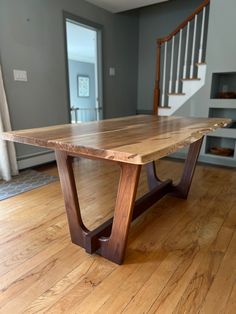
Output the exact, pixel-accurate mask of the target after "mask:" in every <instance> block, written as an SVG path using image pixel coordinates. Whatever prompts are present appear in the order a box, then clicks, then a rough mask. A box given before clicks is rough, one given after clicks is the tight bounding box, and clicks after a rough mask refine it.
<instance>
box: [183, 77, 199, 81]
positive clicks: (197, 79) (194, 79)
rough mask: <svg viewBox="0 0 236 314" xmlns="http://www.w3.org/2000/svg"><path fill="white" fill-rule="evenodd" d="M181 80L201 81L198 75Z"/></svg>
mask: <svg viewBox="0 0 236 314" xmlns="http://www.w3.org/2000/svg"><path fill="white" fill-rule="evenodd" d="M181 80H182V81H201V79H200V78H199V77H193V78H182V79H181Z"/></svg>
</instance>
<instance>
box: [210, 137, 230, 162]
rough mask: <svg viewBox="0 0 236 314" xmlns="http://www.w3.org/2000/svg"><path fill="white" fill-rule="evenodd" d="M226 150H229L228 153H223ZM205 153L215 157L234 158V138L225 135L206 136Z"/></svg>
mask: <svg viewBox="0 0 236 314" xmlns="http://www.w3.org/2000/svg"><path fill="white" fill-rule="evenodd" d="M226 151H229V155H225V152H226ZM217 152H218V153H217ZM205 154H208V155H214V156H217V157H219V156H221V157H224V158H234V156H235V139H234V138H227V137H217V136H207V137H206V145H205Z"/></svg>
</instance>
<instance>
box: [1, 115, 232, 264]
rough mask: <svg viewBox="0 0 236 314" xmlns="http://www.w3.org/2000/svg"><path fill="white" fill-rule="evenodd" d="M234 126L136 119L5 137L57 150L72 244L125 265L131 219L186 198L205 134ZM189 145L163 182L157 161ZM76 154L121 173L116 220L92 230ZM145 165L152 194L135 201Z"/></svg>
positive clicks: (213, 120)
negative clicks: (175, 171) (166, 199)
mask: <svg viewBox="0 0 236 314" xmlns="http://www.w3.org/2000/svg"><path fill="white" fill-rule="evenodd" d="M230 123H231V120H230V119H224V118H184V117H176V116H171V117H158V116H155V115H136V116H128V117H124V118H116V119H108V120H103V121H94V122H86V123H79V124H66V125H57V126H50V127H43V128H36V129H28V130H21V131H12V132H6V133H2V134H1V138H2V139H4V140H9V141H14V142H18V143H23V144H30V145H34V146H40V147H46V148H49V149H53V150H55V155H56V161H57V166H58V171H59V176H60V183H61V188H62V192H63V195H64V201H65V209H66V213H67V218H68V224H69V230H70V235H71V240H72V242H73V243H74V244H77V245H79V246H81V247H83V248H84V249H85V250H86V252H88V253H90V254H92V253H95V252H97V253H98V254H100V255H102V256H103V257H105V258H107V259H108V260H111V261H113V262H115V263H117V264H122V263H123V261H124V257H125V251H126V246H127V238H128V233H129V229H130V224H131V221H132V220H134V219H135V218H137V217H138V216H139V215H141V214H142V213H143V212H144V211H145V210H147V209H148V208H149V207H151V206H152V205H153V204H155V203H156V202H157V201H158V200H160V199H161V198H162V197H163V196H165V195H166V194H170V195H172V196H173V197H178V198H184V199H186V198H187V196H188V192H189V189H190V185H191V182H192V178H193V175H194V170H195V167H196V162H197V159H198V156H199V152H200V149H201V145H202V141H203V137H204V135H205V134H207V133H209V132H212V131H214V130H216V129H217V128H220V127H225V126H227V125H228V124H230ZM188 145H189V150H188V154H187V157H186V160H185V165H184V170H183V174H182V177H181V178H180V181H179V183H178V184H173V182H172V180H171V179H167V180H165V181H161V180H160V179H159V178H158V176H157V173H156V168H155V160H158V159H160V158H162V157H165V156H167V155H169V154H171V153H174V152H176V151H177V150H179V149H181V148H183V147H185V146H188ZM74 156H80V157H84V158H89V159H95V160H96V159H99V160H105V161H109V162H111V163H113V164H118V165H119V166H120V169H121V172H120V181H119V186H118V192H117V198H116V204H115V209H114V217H113V218H111V219H109V220H107V221H106V222H105V223H103V224H101V225H100V226H99V227H97V228H96V229H94V230H88V228H87V227H86V226H85V225H84V223H83V221H82V217H81V211H80V206H79V200H78V194H77V189H76V183H75V177H74V172H73V168H72V162H73V157H74ZM143 165H144V166H145V167H146V171H147V180H148V186H149V191H148V192H147V193H146V194H145V195H143V196H142V197H141V198H139V199H137V200H136V192H137V186H138V182H139V177H140V171H141V168H142V166H143ZM203 184H204V182H203ZM150 237H152V235H151V234H150Z"/></svg>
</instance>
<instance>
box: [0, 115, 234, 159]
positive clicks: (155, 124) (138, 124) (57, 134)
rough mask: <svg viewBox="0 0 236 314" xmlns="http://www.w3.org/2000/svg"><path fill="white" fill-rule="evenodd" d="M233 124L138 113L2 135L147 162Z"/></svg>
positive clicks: (89, 152)
mask: <svg viewBox="0 0 236 314" xmlns="http://www.w3.org/2000/svg"><path fill="white" fill-rule="evenodd" d="M230 123H231V120H230V119H226V118H184V117H175V116H171V117H157V116H154V115H137V116H129V117H125V118H116V119H109V120H102V121H94V122H86V123H80V124H65V125H58V126H51V127H44V128H37V129H30V130H21V131H13V132H7V133H2V135H1V138H3V139H6V140H10V141H15V142H19V143H25V144H31V145H35V146H42V147H47V148H51V149H59V150H65V151H67V152H70V153H76V154H80V155H84V156H88V157H94V158H101V159H110V160H115V161H121V162H128V163H133V164H145V163H148V162H150V161H152V160H156V159H159V158H161V157H163V156H166V155H168V154H170V153H172V152H175V151H177V150H178V149H180V148H183V147H185V146H187V145H188V144H190V143H192V142H194V141H196V140H198V139H199V138H201V137H202V136H203V135H205V134H207V133H209V132H211V131H214V130H215V129H217V128H219V127H223V126H226V125H228V124H230Z"/></svg>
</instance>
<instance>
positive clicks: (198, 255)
mask: <svg viewBox="0 0 236 314" xmlns="http://www.w3.org/2000/svg"><path fill="white" fill-rule="evenodd" d="M157 167H158V170H159V171H158V173H159V174H160V177H161V178H162V179H163V178H168V177H173V178H178V176H179V174H180V173H181V170H182V167H183V164H182V163H181V162H176V161H170V160H163V161H160V162H158V163H157ZM41 171H45V172H48V173H50V174H56V173H57V170H56V168H55V167H48V168H43V169H41ZM118 171H119V169H118V168H116V167H114V166H113V165H111V164H109V163H108V164H106V163H104V162H95V161H85V160H79V161H76V162H75V172H76V175H77V177H78V179H79V180H78V189H79V196H80V203H81V207H82V208H83V212H82V214H83V217H84V221H85V223H86V225H87V226H88V227H91V228H93V227H95V226H97V225H98V224H100V223H101V222H103V221H105V220H106V219H107V218H109V217H110V216H111V215H112V207H113V205H114V200H115V194H116V188H117V184H118V179H119V172H118ZM146 190H147V185H146V177H145V173H144V172H143V173H142V176H141V182H140V186H139V191H138V194H139V195H141V194H142V193H144V191H146ZM150 232H151V235H152V237H150ZM0 313H4V314H17V313H66V314H67V313H82V314H83V313H101V314H104V313H112V314H116V313H135V314H136V313H163V314H169V313H187V314H189V313H194V314H195V313H204V314H211V313H214V314H216V313H236V170H234V169H226V168H216V167H210V166H203V165H199V166H198V167H197V170H196V175H195V177H194V181H193V185H192V188H191V190H190V195H189V198H188V200H187V201H184V200H180V199H175V198H172V197H165V198H164V199H163V200H161V201H160V202H159V203H158V204H157V205H156V206H153V207H152V208H151V209H150V210H149V211H148V212H147V213H145V214H143V215H142V216H141V217H140V218H139V219H138V220H136V221H135V222H134V223H133V224H132V228H131V232H130V237H129V243H128V250H127V255H126V259H125V264H124V265H122V266H118V265H116V264H113V263H111V262H109V261H107V260H105V259H103V258H101V257H99V256H96V255H94V256H90V255H88V254H86V253H85V252H84V250H83V249H81V248H80V247H78V246H75V245H73V244H71V242H70V238H69V233H68V227H67V221H66V216H65V211H64V205H63V199H62V195H61V191H60V185H59V182H55V183H51V184H49V185H47V186H44V187H42V188H39V189H36V190H33V191H30V192H27V193H24V194H22V195H18V196H16V197H13V198H11V199H9V200H5V201H2V202H0Z"/></svg>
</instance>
